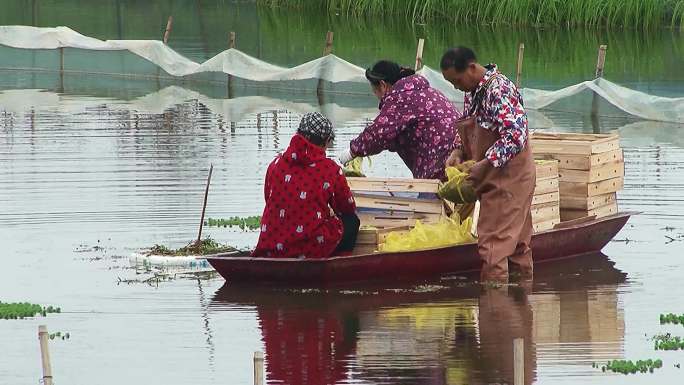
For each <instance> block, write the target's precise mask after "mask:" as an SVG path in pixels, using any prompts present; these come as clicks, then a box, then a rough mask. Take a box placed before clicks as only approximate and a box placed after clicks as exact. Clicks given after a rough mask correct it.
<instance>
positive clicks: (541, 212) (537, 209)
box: [530, 202, 560, 224]
mask: <svg viewBox="0 0 684 385" xmlns="http://www.w3.org/2000/svg"><path fill="white" fill-rule="evenodd" d="M530 211H531V212H532V223H533V224H534V223H542V222H546V221H551V220H554V219H557V218H559V217H560V207H558V203H555V202H552V203H543V204H540V205H535V206H532V207H531V208H530Z"/></svg>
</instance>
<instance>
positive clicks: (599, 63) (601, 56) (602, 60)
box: [591, 45, 608, 134]
mask: <svg viewBox="0 0 684 385" xmlns="http://www.w3.org/2000/svg"><path fill="white" fill-rule="evenodd" d="M607 49H608V46H606V45H601V46H599V51H598V58H597V60H596V73H595V74H594V79H598V78H600V77H603V68H604V67H605V64H606V50H607ZM598 111H599V97H598V95H597V94H596V92H594V96H593V97H592V100H591V123H592V126H593V132H594V133H597V134H598V133H600V132H601V127H600V125H599V119H598Z"/></svg>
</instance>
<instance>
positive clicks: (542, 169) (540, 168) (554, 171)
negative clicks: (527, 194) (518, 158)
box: [530, 160, 560, 232]
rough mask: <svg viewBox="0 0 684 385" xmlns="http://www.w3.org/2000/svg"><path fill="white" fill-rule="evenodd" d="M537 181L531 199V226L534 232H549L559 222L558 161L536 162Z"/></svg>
mask: <svg viewBox="0 0 684 385" xmlns="http://www.w3.org/2000/svg"><path fill="white" fill-rule="evenodd" d="M535 166H536V173H537V180H536V186H535V190H534V196H533V197H532V207H531V209H530V211H531V213H532V226H533V228H534V231H535V232H539V231H544V230H550V229H552V228H553V227H554V226H555V225H557V224H558V223H559V222H560V208H559V204H560V194H559V192H558V186H559V185H558V161H556V160H542V161H536V162H535Z"/></svg>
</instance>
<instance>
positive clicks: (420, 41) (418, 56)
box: [414, 39, 425, 71]
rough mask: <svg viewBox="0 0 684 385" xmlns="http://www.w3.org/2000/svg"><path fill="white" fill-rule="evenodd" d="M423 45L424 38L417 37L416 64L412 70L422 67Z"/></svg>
mask: <svg viewBox="0 0 684 385" xmlns="http://www.w3.org/2000/svg"><path fill="white" fill-rule="evenodd" d="M424 45H425V39H418V48H417V49H416V66H415V67H414V70H416V71H418V70H420V69H421V68H423V46H424Z"/></svg>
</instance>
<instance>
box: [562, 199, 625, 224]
mask: <svg viewBox="0 0 684 385" xmlns="http://www.w3.org/2000/svg"><path fill="white" fill-rule="evenodd" d="M617 212H618V205H617V202H613V203H610V204H608V205H605V206H602V207H597V208H595V209H592V210H575V209H563V210H561V220H563V221H570V220H573V219H578V218H583V217H588V216H593V215H595V216H596V218H602V217H607V216H609V215H613V214H617Z"/></svg>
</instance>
